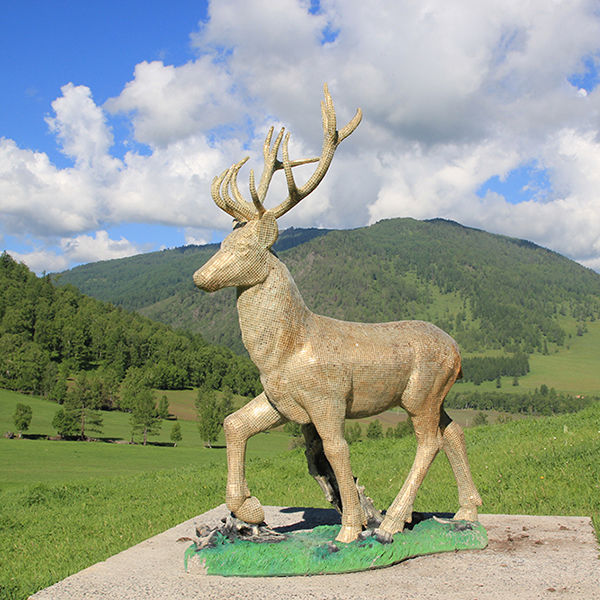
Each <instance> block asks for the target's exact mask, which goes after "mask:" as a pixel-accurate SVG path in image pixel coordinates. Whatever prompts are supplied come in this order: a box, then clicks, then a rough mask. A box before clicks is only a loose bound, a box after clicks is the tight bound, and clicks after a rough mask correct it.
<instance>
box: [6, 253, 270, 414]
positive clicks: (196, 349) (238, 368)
mask: <svg viewBox="0 0 600 600" xmlns="http://www.w3.org/2000/svg"><path fill="white" fill-rule="evenodd" d="M81 373H87V374H89V375H90V378H91V379H90V380H93V381H94V385H95V386H96V387H97V388H100V389H101V390H102V392H101V394H102V395H103V399H102V402H101V403H100V404H101V406H102V407H104V408H110V407H113V406H114V405H116V403H117V402H118V389H119V384H120V383H121V382H122V381H124V380H129V381H131V382H132V383H136V384H138V385H146V386H151V387H154V388H162V389H181V388H183V387H186V386H208V387H210V388H214V389H221V388H222V387H224V386H228V387H230V388H231V389H232V390H233V391H234V392H236V393H239V394H242V395H254V394H256V393H257V391H258V390H259V389H260V383H259V381H258V376H257V371H256V368H255V367H254V365H253V364H252V363H251V362H250V361H249V360H248V359H247V358H244V357H240V356H237V355H235V354H234V353H233V352H232V351H231V350H229V349H228V348H224V347H218V346H214V345H210V344H207V343H206V342H205V341H204V339H203V338H202V337H201V336H200V335H198V334H191V333H184V332H175V331H173V330H172V329H171V328H170V327H168V326H166V325H164V324H162V323H158V322H155V321H151V320H150V319H147V318H145V317H142V316H141V315H138V314H136V313H132V312H127V311H125V310H123V309H121V308H117V307H114V306H112V305H110V304H108V303H105V302H101V301H99V300H96V299H93V298H90V297H87V296H84V295H83V294H82V293H81V292H80V291H78V290H77V289H76V288H74V287H73V286H70V285H67V286H62V287H55V286H54V284H53V283H52V282H51V280H50V277H48V276H45V277H36V276H35V275H34V274H33V273H31V272H30V271H29V270H28V269H27V267H26V266H25V265H23V264H19V263H17V262H15V261H14V260H13V259H12V258H11V257H10V256H9V255H8V254H6V253H4V254H2V255H1V256H0V387H2V388H7V389H12V390H17V391H22V392H28V393H35V394H42V395H44V396H46V397H50V398H53V399H56V400H58V401H61V399H62V398H64V394H65V392H66V379H67V378H68V377H71V376H75V375H77V374H81Z"/></svg>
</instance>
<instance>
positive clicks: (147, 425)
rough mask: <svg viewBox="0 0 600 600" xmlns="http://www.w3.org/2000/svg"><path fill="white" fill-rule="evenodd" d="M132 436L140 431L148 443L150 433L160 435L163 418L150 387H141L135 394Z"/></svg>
mask: <svg viewBox="0 0 600 600" xmlns="http://www.w3.org/2000/svg"><path fill="white" fill-rule="evenodd" d="M129 422H130V423H131V437H132V438H133V434H134V433H135V432H138V431H140V432H141V433H142V436H143V440H144V441H143V444H144V446H145V445H146V443H147V441H148V436H149V435H158V434H159V433H160V428H161V426H162V421H161V418H160V416H159V414H158V411H157V410H156V402H155V400H154V392H153V391H152V390H151V389H150V388H148V387H143V388H140V390H139V391H138V393H137V394H136V395H135V399H134V403H133V406H132V408H131V416H130V417H129Z"/></svg>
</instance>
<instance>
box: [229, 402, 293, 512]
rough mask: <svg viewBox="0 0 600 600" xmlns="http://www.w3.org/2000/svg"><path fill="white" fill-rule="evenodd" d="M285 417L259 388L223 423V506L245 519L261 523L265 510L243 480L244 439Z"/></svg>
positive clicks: (244, 462)
mask: <svg viewBox="0 0 600 600" xmlns="http://www.w3.org/2000/svg"><path fill="white" fill-rule="evenodd" d="M284 421H285V419H284V418H283V417H282V416H281V415H280V414H279V413H278V412H277V411H276V410H275V409H274V408H273V406H272V405H271V403H270V402H269V401H268V400H267V397H266V395H265V393H264V392H263V393H262V394H260V395H259V396H257V397H256V398H254V400H251V401H250V402H248V404H246V405H245V406H243V407H242V408H240V409H239V410H237V411H236V412H234V413H232V414H231V415H229V416H228V417H227V418H226V419H225V422H224V423H223V427H224V429H225V440H226V442H227V493H226V503H227V508H229V510H230V511H231V512H232V513H233V514H234V515H235V516H236V517H237V518H238V519H241V520H242V521H246V523H262V522H263V521H264V520H265V513H264V511H263V508H262V506H261V504H260V502H259V501H258V499H257V498H255V497H254V496H251V495H250V491H249V489H248V484H247V483H246V442H247V441H248V439H249V438H251V437H252V436H253V435H255V434H257V433H260V432H261V431H266V430H267V429H271V428H272V427H277V425H281V424H282V423H283V422H284Z"/></svg>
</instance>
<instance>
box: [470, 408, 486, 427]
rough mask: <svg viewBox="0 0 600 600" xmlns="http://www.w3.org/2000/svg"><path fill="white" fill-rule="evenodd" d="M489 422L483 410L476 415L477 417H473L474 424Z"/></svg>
mask: <svg viewBox="0 0 600 600" xmlns="http://www.w3.org/2000/svg"><path fill="white" fill-rule="evenodd" d="M487 422H488V418H487V415H486V414H485V413H483V412H481V411H479V412H478V413H477V414H476V415H475V418H474V419H473V425H475V426H477V425H487Z"/></svg>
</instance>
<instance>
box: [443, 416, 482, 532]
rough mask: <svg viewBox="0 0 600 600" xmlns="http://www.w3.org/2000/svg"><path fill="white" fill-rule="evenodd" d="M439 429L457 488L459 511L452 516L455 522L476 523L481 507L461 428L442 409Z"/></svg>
mask: <svg viewBox="0 0 600 600" xmlns="http://www.w3.org/2000/svg"><path fill="white" fill-rule="evenodd" d="M440 428H441V431H442V443H443V448H444V452H445V453H446V456H447V457H448V461H449V462H450V466H451V467H452V471H453V472H454V477H455V478H456V484H457V486H458V502H459V504H460V509H459V510H458V512H457V513H456V514H455V515H454V518H455V519H456V520H458V519H464V520H465V521H477V507H478V506H481V504H482V502H481V496H480V495H479V493H478V492H477V488H476V487H475V484H474V483H473V477H472V476H471V469H470V467H469V459H468V458H467V447H466V445H465V435H464V433H463V430H462V427H461V426H460V425H459V424H458V423H455V422H454V421H453V420H452V419H451V418H450V417H449V416H448V414H447V413H446V411H445V410H443V409H442V415H441V420H440Z"/></svg>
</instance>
